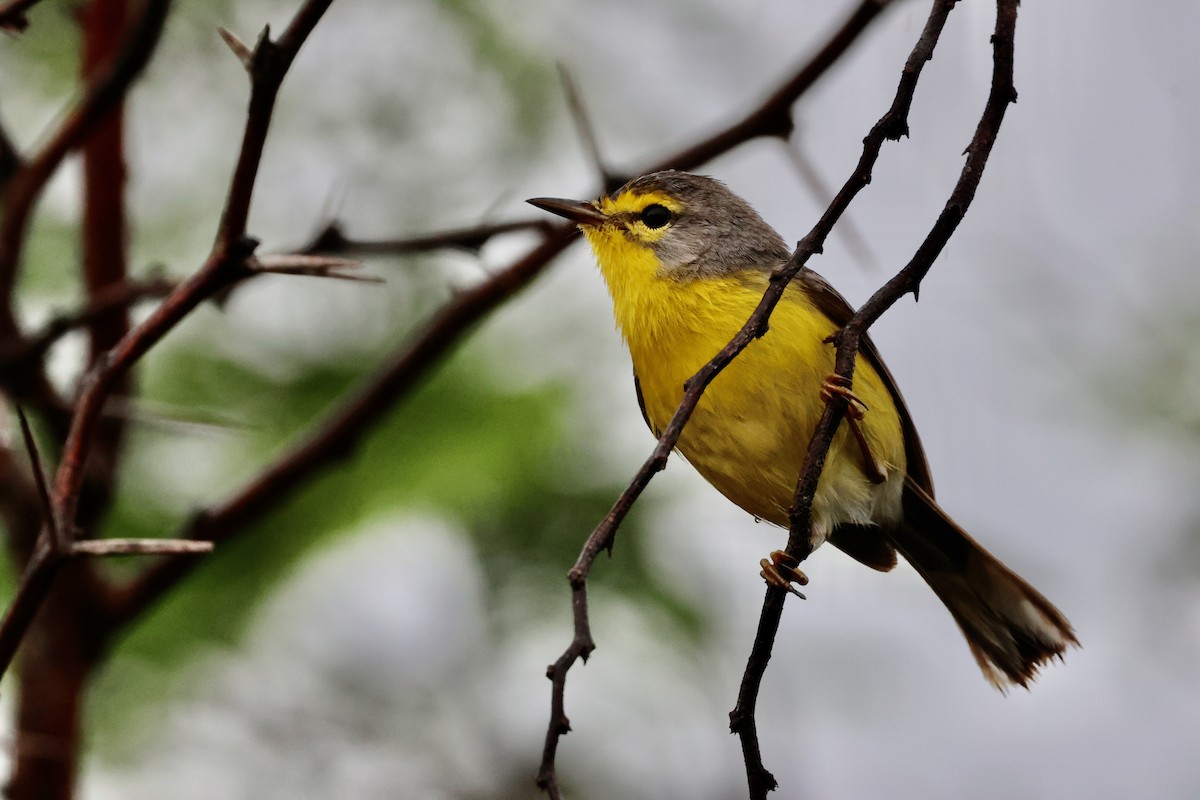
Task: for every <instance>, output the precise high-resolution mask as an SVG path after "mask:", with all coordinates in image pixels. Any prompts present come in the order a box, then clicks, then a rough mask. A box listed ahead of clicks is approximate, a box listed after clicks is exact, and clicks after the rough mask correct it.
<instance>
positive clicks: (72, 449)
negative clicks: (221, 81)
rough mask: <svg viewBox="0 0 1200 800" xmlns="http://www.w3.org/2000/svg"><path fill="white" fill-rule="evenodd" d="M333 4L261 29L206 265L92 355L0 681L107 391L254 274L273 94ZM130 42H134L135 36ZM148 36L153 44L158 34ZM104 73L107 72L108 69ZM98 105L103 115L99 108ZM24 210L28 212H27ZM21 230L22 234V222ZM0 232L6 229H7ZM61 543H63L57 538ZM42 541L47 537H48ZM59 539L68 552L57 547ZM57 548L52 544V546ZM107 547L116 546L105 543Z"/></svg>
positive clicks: (313, 5) (3, 640) (57, 559)
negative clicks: (250, 222) (251, 229)
mask: <svg viewBox="0 0 1200 800" xmlns="http://www.w3.org/2000/svg"><path fill="white" fill-rule="evenodd" d="M331 2H332V0H308V2H306V3H305V4H304V5H302V6H301V8H300V9H299V10H298V11H297V12H296V16H295V17H294V18H293V20H292V23H291V24H290V25H289V26H288V28H287V30H286V31H284V34H283V36H281V37H280V38H279V40H278V41H271V39H270V38H269V37H268V36H267V35H266V32H264V35H263V36H262V37H261V38H260V39H259V41H258V44H257V46H256V47H255V50H254V54H253V60H252V63H251V65H250V69H249V72H250V79H251V80H250V108H249V111H248V112H247V116H246V127H245V132H244V134H243V137H242V148H241V153H240V155H239V157H238V163H237V167H236V169H235V171H234V176H233V180H232V182H231V184H230V190H229V196H228V199H227V201H226V205H225V209H224V212H223V214H222V217H221V224H220V226H219V228H218V231H217V237H216V242H215V243H214V245H213V250H212V252H211V253H210V254H209V257H208V260H207V261H206V262H205V264H204V266H203V267H201V269H200V271H199V272H197V273H196V274H195V275H193V276H192V277H191V278H189V279H188V280H186V281H185V282H183V283H181V284H179V285H178V286H176V287H175V289H174V290H173V291H172V292H171V293H170V294H169V295H168V296H167V297H166V299H164V300H163V302H162V303H161V304H160V305H159V306H158V308H157V309H155V311H154V312H153V313H152V314H151V315H150V316H149V317H148V318H147V319H146V320H145V321H144V322H142V323H141V324H140V325H138V326H137V327H136V328H134V329H133V330H131V331H130V332H129V333H127V334H126V335H125V336H123V337H122V338H121V340H120V341H119V342H118V343H117V344H116V345H115V346H114V347H113V348H112V349H111V350H109V351H107V352H106V353H103V354H102V355H101V356H100V357H99V358H97V359H96V361H95V364H94V365H93V367H92V369H91V370H90V371H89V373H88V375H87V377H86V378H85V380H84V382H83V385H82V387H81V390H80V394H79V398H78V401H77V403H76V408H75V415H74V417H73V418H72V420H71V428H70V431H69V433H68V435H67V441H66V444H65V446H64V448H63V454H62V461H61V463H60V464H59V468H58V472H57V474H56V477H55V483H54V493H53V498H52V508H51V511H50V515H49V519H50V520H52V521H53V522H54V525H55V527H57V528H60V529H61V530H62V531H65V532H66V535H65V536H63V537H52V538H51V539H49V540H46V541H42V542H40V543H39V544H38V546H37V547H36V548H35V550H34V553H33V555H32V557H31V558H30V560H29V563H28V564H27V566H26V569H25V574H24V577H23V578H22V582H21V586H20V587H19V588H18V590H17V594H16V596H15V597H14V598H13V601H12V604H11V606H10V607H9V610H8V613H7V614H6V616H5V618H4V621H3V622H0V676H2V675H3V674H4V672H5V671H6V670H7V668H8V666H9V664H10V662H11V660H12V655H13V654H14V653H15V651H16V648H17V646H18V644H19V643H20V640H21V638H22V637H23V636H24V633H25V631H26V630H27V629H28V626H29V624H30V622H31V621H32V619H33V616H34V614H35V613H36V611H37V609H38V607H39V606H40V605H41V603H42V601H43V600H44V598H45V596H46V594H47V593H48V592H49V590H50V587H51V585H52V584H53V580H54V577H55V575H56V574H57V572H58V569H59V567H60V566H61V565H62V564H63V562H64V561H65V560H66V559H67V558H70V557H71V556H73V555H76V554H77V553H76V550H75V547H76V546H77V543H76V542H75V541H74V538H75V527H74V524H75V518H76V513H77V510H78V506H79V499H80V489H81V487H82V483H83V476H84V465H85V464H86V462H87V457H88V453H89V451H90V449H91V447H92V445H93V441H94V438H95V432H96V426H97V423H98V421H99V420H100V417H101V412H102V410H103V408H104V404H105V401H106V399H107V397H108V395H109V392H110V391H111V389H112V388H113V387H114V386H115V385H117V384H118V382H119V381H120V380H121V379H122V377H123V376H124V375H126V374H127V373H128V371H129V370H130V369H131V368H132V366H133V365H134V364H135V363H136V362H137V361H138V359H139V358H141V356H143V355H144V354H145V353H146V352H147V351H148V350H149V349H150V348H151V347H153V346H154V345H155V344H157V343H158V341H160V340H161V339H162V337H163V336H165V335H166V334H167V333H168V332H169V331H170V330H171V329H172V328H174V327H175V325H176V324H178V322H179V321H180V320H181V319H183V318H184V317H185V316H186V315H187V314H188V313H189V312H191V311H192V310H193V309H194V308H196V307H197V306H198V305H199V304H200V303H201V302H203V301H204V300H206V299H207V298H209V297H211V296H213V295H214V294H216V293H217V292H219V291H221V290H222V289H226V288H228V287H229V286H232V285H233V284H234V283H236V282H238V281H239V280H242V279H243V278H245V277H248V276H250V275H253V274H254V270H253V269H252V266H251V265H250V264H249V263H248V262H249V261H250V259H251V257H252V256H253V253H254V249H255V247H256V246H257V242H255V241H254V240H252V239H249V238H247V237H246V219H247V216H248V215H249V211H250V200H251V195H252V193H253V189H254V183H255V179H256V176H257V173H258V165H259V162H260V161H261V158H262V151H263V146H264V144H265V142H266V136H267V131H268V129H269V127H270V122H271V116H272V113H273V111H274V103H275V97H276V95H277V94H278V91H279V86H280V85H281V84H282V82H283V79H284V77H285V76H286V74H287V70H288V68H289V67H290V66H291V63H292V61H293V60H294V59H295V56H296V53H297V52H299V49H300V47H301V45H303V43H304V40H305V39H306V38H307V36H308V34H309V33H310V32H311V31H312V28H313V26H315V25H316V23H317V21H318V20H319V19H320V17H321V15H322V14H323V13H324V12H325V10H326V9H327V8H328V7H329V5H330V3H331ZM166 5H167V4H166V2H165V1H164V0H148V5H147V11H146V15H150V14H151V13H152V10H154V9H157V12H158V13H160V14H163V15H165V12H166ZM146 25H147V23H146V16H145V15H144V16H143V20H142V22H141V24H140V25H139V30H141V29H143V28H145V27H146ZM161 27H162V20H161V19H158V23H157V27H156V31H157V30H161ZM136 39H138V37H135V40H136ZM152 39H154V40H156V39H157V33H155V36H154V37H152ZM151 44H152V42H151ZM148 56H149V50H148V49H146V51H145V53H144V55H143V58H142V60H141V62H140V63H144V60H145V58H148ZM129 59H130V57H129V50H128V49H127V50H126V52H125V53H123V54H122V56H121V57H120V58H118V60H117V62H116V64H117V65H118V66H120V65H122V64H125V63H126V62H128V61H129ZM114 71H118V72H119V70H117V69H116V67H114ZM135 72H136V70H135ZM109 74H110V75H111V72H110V73H109ZM121 74H124V73H121ZM128 80H132V76H131V75H130V76H129V77H128V78H127V81H128ZM127 81H126V83H124V84H119V82H118V88H112V83H113V79H107V80H101V89H93V91H90V92H89V96H92V95H95V94H97V93H99V94H102V95H103V96H105V97H109V100H108V101H107V102H106V103H99V102H98V101H96V102H95V103H92V104H90V105H89V104H87V103H85V104H84V107H85V108H86V109H88V112H87V113H84V112H79V114H78V115H77V116H80V117H81V118H82V119H84V120H85V121H86V124H85V123H84V122H80V123H78V125H77V126H76V127H77V128H82V129H86V128H87V127H88V126H90V125H92V124H94V122H95V121H96V119H97V118H99V117H103V115H104V111H103V109H110V108H112V102H114V101H115V100H119V99H120V97H122V96H123V92H124V87H127V85H128V82H127ZM98 108H100V109H101V110H99V111H98V110H97V109H98ZM66 127H67V129H70V130H75V129H76V128H73V127H71V126H66ZM59 139H61V140H62V141H69V140H73V137H72V136H68V135H62V136H60V137H59ZM43 152H45V151H43ZM55 163H57V162H55ZM39 174H40V173H39ZM11 188H12V187H11V186H10V189H11ZM27 210H28V208H26V211H27ZM10 212H11V209H10ZM11 219H12V217H11V213H10V217H8V218H6V220H5V222H6V225H7V224H8V223H10V221H11ZM20 230H21V231H23V224H22V226H21V228H20ZM4 232H5V233H7V232H8V228H7V227H6V228H5V229H4ZM11 244H12V242H11V240H8V239H6V240H5V242H4V245H5V246H11ZM14 252H16V251H14ZM2 255H3V253H0V256H2ZM0 263H2V262H0ZM14 263H15V262H14ZM2 277H4V276H3V275H0V278H2ZM9 277H11V276H9ZM10 288H11V287H10ZM5 298H7V295H5ZM0 305H3V304H0ZM10 310H11V309H10ZM60 538H61V539H62V540H63V541H59V539H60ZM43 539H44V540H45V539H46V537H43ZM64 541H65V543H66V545H69V547H65V546H63V542H64ZM55 543H57V545H56V546H52V545H55ZM104 547H105V545H90V544H85V545H83V548H82V550H80V551H79V552H80V553H84V554H86V553H89V552H91V551H93V550H99V551H103V550H104ZM109 547H115V546H114V545H109ZM101 554H107V552H101Z"/></svg>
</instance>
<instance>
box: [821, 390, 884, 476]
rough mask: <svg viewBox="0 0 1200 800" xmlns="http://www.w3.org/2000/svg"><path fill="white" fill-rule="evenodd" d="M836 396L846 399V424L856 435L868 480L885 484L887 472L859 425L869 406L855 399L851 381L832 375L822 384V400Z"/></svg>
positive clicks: (828, 399) (855, 438)
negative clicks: (872, 450)
mask: <svg viewBox="0 0 1200 800" xmlns="http://www.w3.org/2000/svg"><path fill="white" fill-rule="evenodd" d="M835 394H836V395H840V396H841V397H844V398H846V423H847V424H848V425H849V426H850V432H851V433H853V434H854V441H856V442H858V449H859V450H861V451H862V455H863V471H864V472H866V473H867V480H869V481H870V482H871V483H883V482H884V481H886V480H887V471H886V470H885V469H884V467H883V464H881V463H880V462H879V461H878V460H876V458H875V456H874V455H872V454H871V446H870V445H869V444H868V443H867V435H866V434H865V433H864V432H863V429H862V426H861V425H859V424H858V423H859V421H860V420H862V418H863V417H865V416H866V415H867V404H866V403H864V402H863V401H862V400H859V399H858V398H857V397H855V395H854V392H852V391H851V390H850V381H848V380H846V379H845V378H843V377H842V376H841V375H836V374H835V375H830V376H829V377H827V378H826V379H825V382H824V383H822V384H821V399H822V400H824V401H825V402H826V403H828V402H829V401H830V400H832V399H833V396H834V395H835Z"/></svg>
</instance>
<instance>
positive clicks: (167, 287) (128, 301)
mask: <svg viewBox="0 0 1200 800" xmlns="http://www.w3.org/2000/svg"><path fill="white" fill-rule="evenodd" d="M176 286H178V281H175V280H172V279H170V278H164V277H155V278H149V279H147V280H144V281H125V282H124V283H120V284H115V285H112V286H108V287H105V288H104V289H102V290H101V291H99V292H96V293H95V294H94V295H92V296H91V297H90V298H89V299H88V301H87V303H86V304H85V305H84V306H83V307H82V308H79V309H76V310H74V311H67V312H64V313H62V314H58V315H56V316H54V317H52V318H51V319H50V320H49V321H48V322H47V323H46V324H45V325H43V326H42V329H41V331H39V332H38V333H36V334H35V335H33V336H31V337H30V338H29V339H27V340H26V341H25V343H24V345H23V346H22V347H21V349H20V350H19V351H18V352H17V353H15V354H13V355H12V356H11V357H10V359H9V361H10V363H14V362H16V361H18V360H24V359H28V358H41V357H42V356H44V355H45V354H46V351H48V350H49V349H50V348H51V347H53V346H54V343H55V342H57V341H58V340H59V339H61V338H62V337H63V336H65V335H66V334H68V333H70V332H71V331H72V330H74V329H76V328H79V327H81V326H84V325H87V324H89V323H90V322H91V321H92V320H94V319H96V318H97V317H99V316H101V315H103V314H107V313H109V312H111V311H112V310H113V309H118V308H129V307H130V306H132V305H134V304H135V303H137V302H139V301H141V300H152V299H155V298H160V297H165V296H166V295H168V294H170V293H171V292H172V291H174V289H175V287H176Z"/></svg>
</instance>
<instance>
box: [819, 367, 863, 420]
mask: <svg viewBox="0 0 1200 800" xmlns="http://www.w3.org/2000/svg"><path fill="white" fill-rule="evenodd" d="M834 395H838V396H839V397H844V398H846V416H848V417H849V418H850V419H855V420H857V419H862V418H863V417H865V416H866V414H867V404H866V403H864V402H863V401H862V400H859V399H858V398H857V397H856V396H855V395H854V392H852V391H851V390H850V381H848V380H846V379H845V378H843V377H842V376H841V375H837V374H833V375H830V376H829V377H827V378H826V379H825V382H824V383H822V384H821V399H822V400H823V401H825V402H826V403H828V402H829V401H830V400H832V399H833V396H834Z"/></svg>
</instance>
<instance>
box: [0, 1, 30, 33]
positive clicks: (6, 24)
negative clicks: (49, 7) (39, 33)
mask: <svg viewBox="0 0 1200 800" xmlns="http://www.w3.org/2000/svg"><path fill="white" fill-rule="evenodd" d="M38 2H39V0H9V2H7V3H5V4H4V5H2V6H0V30H2V31H7V32H8V33H21V32H23V31H24V30H25V29H26V28H28V27H29V18H28V17H27V16H26V13H27V12H28V11H29V9H31V8H33V7H34V6H35V5H37V4H38Z"/></svg>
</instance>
